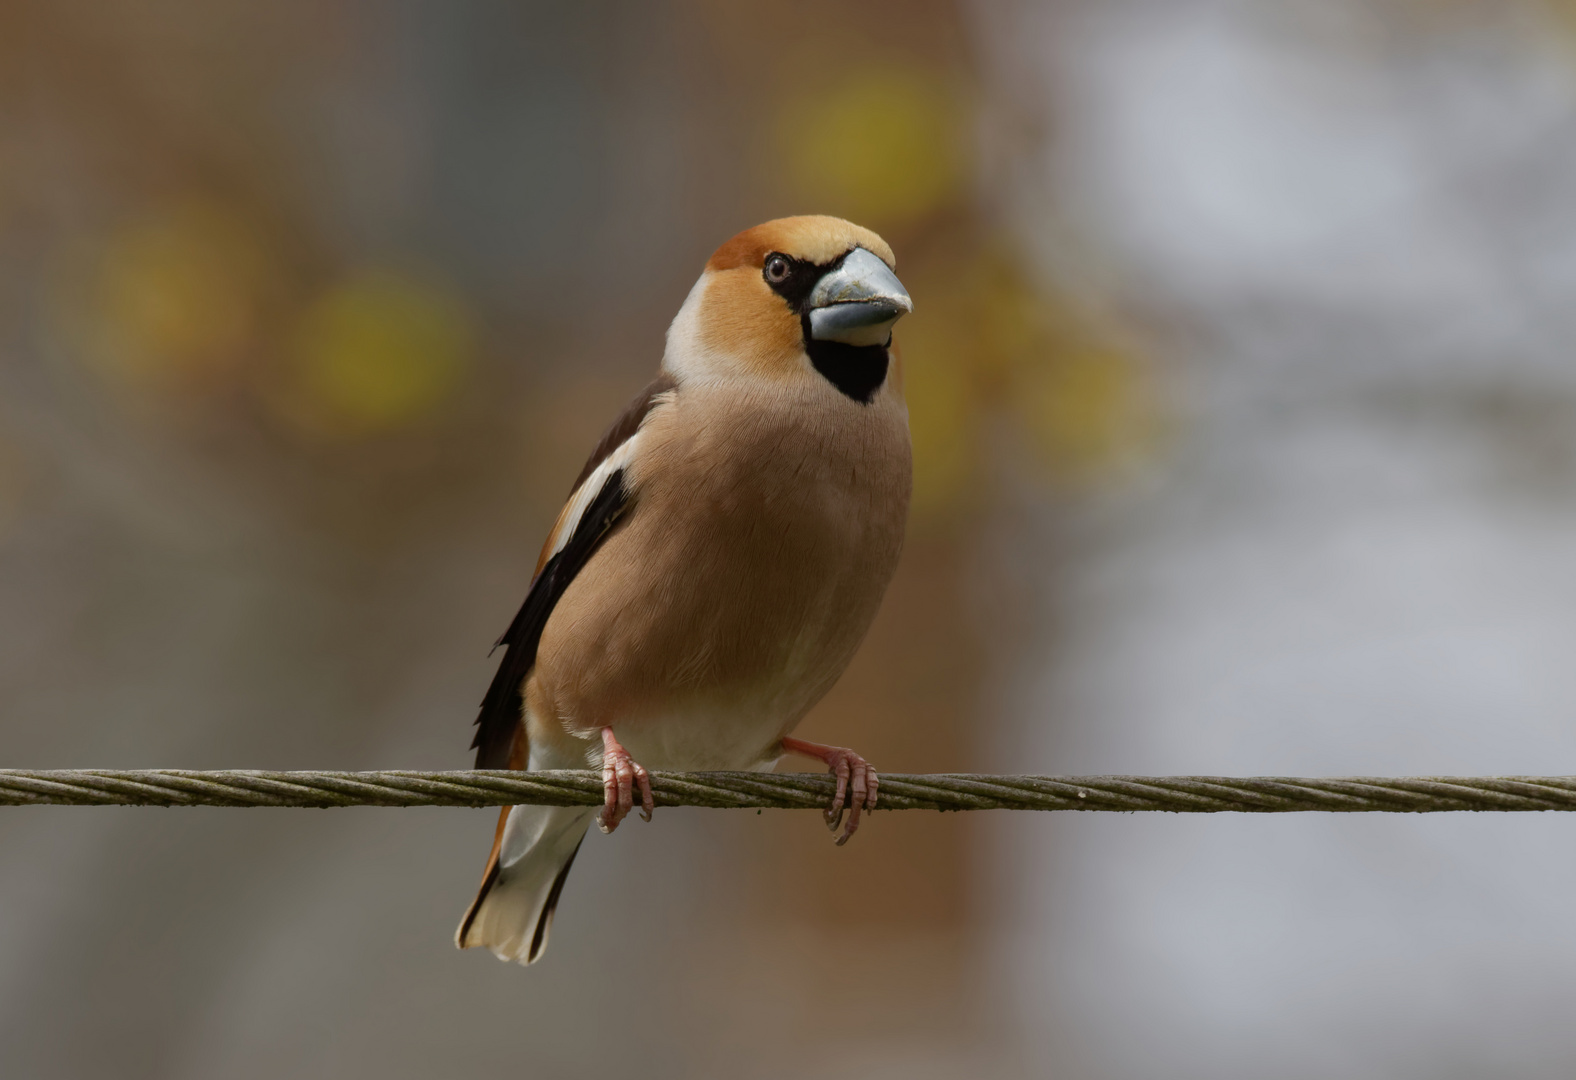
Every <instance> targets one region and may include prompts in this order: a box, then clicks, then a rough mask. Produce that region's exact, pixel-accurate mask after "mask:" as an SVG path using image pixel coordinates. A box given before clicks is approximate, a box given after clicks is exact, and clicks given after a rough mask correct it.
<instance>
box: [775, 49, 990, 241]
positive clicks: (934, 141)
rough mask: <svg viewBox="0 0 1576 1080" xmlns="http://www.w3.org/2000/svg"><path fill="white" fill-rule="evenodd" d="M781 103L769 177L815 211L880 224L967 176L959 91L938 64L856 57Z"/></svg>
mask: <svg viewBox="0 0 1576 1080" xmlns="http://www.w3.org/2000/svg"><path fill="white" fill-rule="evenodd" d="M809 85H810V86H812V87H813V88H814V89H813V90H812V92H810V93H807V94H804V95H801V96H795V97H791V98H789V99H788V100H787V101H785V102H784V103H783V105H782V107H781V110H780V113H779V115H778V119H777V124H776V127H775V131H774V135H775V139H774V145H773V147H772V152H771V153H770V154H769V156H768V160H769V163H770V168H771V170H772V178H773V179H774V180H775V181H776V182H777V183H778V184H782V183H784V182H786V184H787V186H788V189H789V192H790V193H791V194H792V195H793V196H795V197H796V198H798V199H801V200H803V202H804V205H805V206H807V207H815V208H816V209H815V212H817V213H831V214H837V215H839V216H841V217H846V218H849V219H850V220H853V221H858V222H860V223H861V224H865V225H869V226H870V227H872V228H875V229H883V228H887V229H889V228H894V227H898V226H902V225H905V224H907V223H909V222H912V221H915V220H916V219H918V218H920V217H923V216H924V215H926V214H928V213H930V212H932V211H934V210H936V209H937V208H938V207H940V206H941V205H943V204H944V203H946V202H948V201H949V200H951V199H952V198H953V197H954V196H955V195H956V194H957V193H958V191H959V189H960V188H961V186H962V182H963V179H964V155H963V147H962V132H963V130H964V128H963V123H962V120H963V114H962V110H961V109H960V108H959V106H958V102H957V94H956V91H955V90H954V89H953V88H952V87H951V86H949V85H948V84H947V83H946V82H945V81H943V80H942V79H940V78H938V77H937V76H936V75H935V74H933V73H931V72H927V71H924V70H922V69H917V68H907V67H901V66H895V65H894V66H888V67H877V68H873V69H870V68H865V67H862V66H859V65H855V66H854V68H853V69H852V74H851V75H850V76H849V77H847V78H843V79H834V80H831V81H829V82H826V83H822V82H821V81H820V80H816V81H812V82H811V83H809Z"/></svg>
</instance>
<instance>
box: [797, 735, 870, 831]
mask: <svg viewBox="0 0 1576 1080" xmlns="http://www.w3.org/2000/svg"><path fill="white" fill-rule="evenodd" d="M783 750H785V751H787V752H789V753H793V754H803V755H804V756H805V757H813V758H815V759H816V760H817V761H824V762H826V767H827V769H828V770H830V771H831V773H832V775H833V776H835V777H837V791H836V793H835V794H833V796H832V805H831V808H830V809H828V810H827V811H826V826H827V828H829V829H831V830H832V831H833V832H836V831H837V827H838V826H839V825H841V824H842V823H843V800H844V797H845V796H846V797H847V800H848V810H849V814H848V828H846V829H844V830H843V834H842V835H841V836H839V837H838V838H837V844H838V846H839V847H841V846H842V845H844V844H846V843H848V838H849V837H850V836H853V835H854V832H855V831H856V830H857V829H858V828H859V815H860V813H861V812H863V811H865V810H874V809H875V808H876V793H877V791H878V790H879V789H880V787H881V780H880V777H878V776H877V775H876V771H875V769H873V768H871V766H870V762H868V761H866V760H865V759H864V758H862V757H860V756H859V755H858V754H856V753H854V752H853V751H852V750H849V749H848V748H847V747H843V746H826V745H824V744H822V743H813V742H805V741H804V740H803V739H792V738H784V739H783Z"/></svg>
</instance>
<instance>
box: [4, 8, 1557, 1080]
mask: <svg viewBox="0 0 1576 1080" xmlns="http://www.w3.org/2000/svg"><path fill="white" fill-rule="evenodd" d="M873 116H874V117H880V118H881V119H882V122H881V123H879V124H872V123H871V122H870V119H869V118H870V117H873ZM1573 192H1576V12H1573V10H1572V9H1571V8H1570V7H1569V6H1568V5H1564V4H1553V3H1551V4H1537V3H1530V2H1528V3H1511V4H1487V3H1474V2H1454V3H1443V2H1426V0H1385V2H1382V3H1379V4H1356V3H1350V4H1348V3H1345V2H1338V3H1301V2H1298V3H1276V4H1271V3H1259V2H1224V0H1221V2H1203V0H1199V2H1193V0H1188V2H1183V3H1168V4H1161V3H1151V2H1144V0H1087V2H1085V0H1062V2H1058V3H1054V4H1033V3H1027V2H1018V0H987V2H983V3H975V4H969V5H961V6H960V5H955V4H951V3H942V2H937V0H932V2H926V3H922V4H918V5H915V4H895V3H893V4H888V3H873V4H867V5H859V6H858V7H857V8H853V7H850V6H847V5H835V4H831V3H815V4H810V5H805V6H793V7H791V8H790V7H788V6H781V7H757V6H748V7H746V6H735V5H726V4H722V3H717V2H713V0H693V2H687V3H672V4H660V5H659V4H648V5H639V4H588V5H569V6H564V5H558V6H548V5H534V4H503V3H482V2H476V3H458V4H447V5H436V6H435V5H417V4H401V5H379V6H374V5H365V4H355V3H347V2H341V0H330V2H328V3H316V4H306V3H297V2H294V0H291V2H286V3H283V4H259V3H252V2H244V0H220V2H217V3H214V2H209V3H204V4H197V3H193V2H191V0H157V2H155V3H151V4H145V5H138V6H137V7H136V8H135V9H131V8H114V7H105V6H103V5H93V4H87V3H74V2H67V3H54V4H43V3H22V2H15V3H9V4H0V764H5V765H15V766H27V767H72V766H77V767H86V766H106V767H108V766H115V767H139V766H146V767H154V766H168V767H189V768H218V767H252V768H385V767H386V768H461V767H464V766H465V765H467V764H468V762H469V754H468V753H467V751H466V746H467V744H468V742H469V737H470V723H471V720H472V719H473V717H474V715H475V706H476V703H477V702H478V701H479V699H480V696H481V693H482V691H483V690H484V688H485V686H486V683H487V680H488V679H489V678H490V676H491V664H490V662H489V660H488V658H487V648H488V646H489V645H490V643H491V642H492V640H493V639H494V638H495V637H496V636H497V634H498V633H499V632H500V631H501V630H502V629H503V627H504V626H505V625H507V622H508V620H509V618H510V617H511V616H512V615H513V613H514V611H515V609H516V607H517V605H518V603H519V601H520V598H521V597H522V596H523V593H524V590H525V588H526V585H527V583H528V579H529V574H530V570H531V567H532V566H533V565H534V561H535V556H536V550H537V547H538V545H539V543H540V539H541V537H542V535H543V533H544V531H545V530H546V528H547V527H548V525H549V523H550V522H551V520H552V518H553V517H554V515H555V514H556V512H557V509H558V505H559V502H560V500H561V499H562V497H563V495H564V494H565V489H566V488H567V486H568V483H569V481H570V480H571V479H572V478H573V476H574V475H575V473H576V472H577V470H578V468H579V465H580V462H581V460H582V458H583V455H584V454H585V452H586V451H587V450H588V449H589V447H590V446H591V445H592V444H593V443H594V442H595V440H596V438H597V435H598V434H599V433H600V430H601V428H602V426H603V425H604V424H605V423H606V421H607V420H608V418H610V417H611V416H612V415H614V414H615V412H616V410H617V409H618V408H619V407H620V406H621V405H622V404H623V402H624V401H625V400H627V398H628V397H630V396H631V395H632V394H633V393H634V392H635V391H636V390H637V389H638V388H639V387H640V386H641V385H643V383H644V382H645V380H646V378H647V377H648V376H649V374H650V372H651V371H652V370H653V369H654V368H655V366H656V363H657V360H658V357H659V356H660V351H661V342H662V333H663V331H664V329H665V327H666V324H667V321H668V320H669V319H670V318H671V316H672V314H673V312H674V311H675V310H676V309H677V307H678V305H679V303H680V302H681V301H682V299H683V296H684V294H685V292H686V291H687V290H688V288H689V286H690V284H691V283H692V281H693V280H694V277H695V276H696V274H697V273H698V272H699V270H700V267H701V265H702V264H703V262H704V260H705V258H706V256H707V254H708V253H709V252H710V251H711V249H712V248H713V247H715V246H716V245H717V244H718V243H720V242H721V241H722V240H724V239H726V238H727V237H728V236H729V235H731V234H732V233H733V232H735V231H737V230H738V229H740V228H743V227H746V226H748V225H750V224H754V223H755V222H757V221H760V220H764V219H766V218H769V217H773V216H778V215H781V214H785V213H798V212H830V213H837V214H842V215H844V216H847V217H850V218H853V219H855V220H858V221H860V222H861V223H863V224H867V225H869V226H871V227H873V228H876V229H877V230H879V231H881V232H882V233H883V235H885V236H886V238H887V239H888V240H889V241H891V243H892V244H893V246H894V248H895V249H896V250H897V252H898V257H899V264H900V265H899V270H900V272H901V274H902V276H903V279H904V282H905V284H906V285H907V286H908V287H909V289H910V292H911V293H912V294H913V296H914V298H915V303H916V313H915V315H914V316H913V317H912V318H911V319H908V320H905V323H904V326H903V329H902V332H901V333H900V335H899V337H900V343H901V345H902V347H903V350H904V363H905V369H906V370H905V378H906V392H907V394H908V397H909V400H910V404H911V411H912V422H913V430H914V440H915V460H916V500H915V513H914V519H913V522H912V526H911V535H910V544H909V548H908V550H907V552H906V554H905V557H904V564H903V566H902V568H901V569H900V572H899V575H898V579H897V581H896V582H895V583H894V585H893V589H892V592H891V594H890V596H889V598H888V602H887V605H886V608H885V609H884V611H883V614H882V616H881V618H880V620H879V621H878V623H877V625H876V627H875V628H874V630H873V631H872V634H871V637H870V639H869V641H868V642H867V644H866V647H865V648H864V650H863V651H862V652H861V654H860V656H859V658H858V659H857V660H856V662H855V664H854V667H853V668H852V669H851V670H850V672H849V673H848V675H847V677H845V679H844V680H843V682H842V683H841V684H840V685H839V686H838V688H837V689H836V690H835V691H834V693H833V694H832V696H831V697H830V698H829V699H828V700H827V701H826V702H825V703H824V704H823V705H822V706H821V707H820V708H819V709H818V710H817V711H816V712H815V713H814V714H813V715H812V716H811V717H810V718H809V720H807V722H806V725H805V727H804V729H803V731H804V733H806V734H807V735H809V736H810V737H812V738H816V737H819V738H825V739H828V740H834V741H838V742H844V743H848V744H851V745H854V746H856V747H857V748H859V749H860V750H861V751H862V752H864V753H866V754H867V755H868V756H870V757H871V758H872V759H873V760H874V761H875V762H876V764H877V765H878V766H880V767H883V768H886V769H889V770H893V771H958V770H982V771H1022V772H1063V773H1074V772H1134V773H1139V772H1221V773H1261V772H1274V773H1290V774H1315V775H1317V774H1339V773H1349V772H1379V773H1418V772H1459V773H1486V772H1549V773H1569V772H1576V723H1573V722H1572V718H1573V716H1576V663H1572V661H1571V659H1570V658H1571V656H1572V655H1573V654H1576V619H1573V617H1572V616H1571V614H1570V612H1571V611H1572V610H1573V608H1576V562H1573V557H1572V551H1573V550H1576V363H1573V361H1572V356H1571V354H1572V351H1573V345H1576V305H1573V304H1572V303H1571V299H1570V298H1571V296H1572V294H1573V293H1576V197H1573V195H1572V193H1573ZM492 816H493V815H491V814H490V813H486V812H472V811H461V810H380V809H362V810H349V811H246V812H243V811H235V810H218V809H212V810H175V809H171V810H157V809H103V808H69V809H68V808H33V809H11V810H5V811H3V812H0V1055H3V1060H4V1062H5V1064H4V1073H5V1075H6V1076H8V1077H9V1076H17V1077H29V1078H31V1077H39V1078H56V1077H60V1078H67V1077H86V1076H105V1075H108V1076H116V1077H122V1076H124V1077H133V1078H140V1077H148V1078H153V1077H193V1078H196V1077H202V1078H210V1077H225V1078H228V1077H235V1078H245V1077H276V1076H284V1075H289V1076H302V1077H319V1076H321V1077H330V1076H333V1077H339V1076H347V1075H350V1076H361V1075H378V1076H384V1077H390V1078H392V1077H403V1076H412V1077H416V1076H422V1077H426V1076H466V1075H475V1074H479V1073H482V1072H483V1071H487V1072H490V1073H494V1072H507V1073H510V1074H515V1075H524V1076H543V1077H582V1076H586V1077H589V1076H603V1075H608V1074H610V1073H614V1072H627V1071H638V1072H639V1073H641V1074H643V1075H646V1076H650V1077H654V1078H660V1077H709V1076H721V1075H727V1076H732V1077H762V1078H771V1077H788V1076H800V1075H806V1074H809V1075H816V1076H828V1077H841V1076H850V1077H852V1076H859V1077H863V1078H870V1077H886V1076H892V1077H897V1076H902V1077H905V1078H926V1077H935V1078H951V1077H968V1078H975V1077H978V1078H992V1077H1002V1078H1008V1077H1012V1078H1017V1077H1067V1078H1074V1080H1084V1078H1088V1080H1106V1078H1110V1080H1128V1078H1134V1080H1137V1078H1149V1077H1154V1076H1161V1075H1164V1076H1174V1077H1194V1076H1197V1077H1206V1076H1207V1077H1218V1078H1229V1077H1261V1076H1267V1075H1273V1076H1284V1077H1291V1078H1295V1077H1303V1076H1309V1077H1311V1076H1321V1077H1323V1076H1342V1077H1347V1076H1350V1077H1368V1076H1374V1077H1379V1076H1384V1077H1414V1076H1415V1077H1425V1076H1426V1077H1463V1078H1466V1077H1478V1076H1483V1075H1494V1076H1516V1077H1539V1078H1541V1077H1559V1076H1567V1075H1570V1074H1571V1072H1572V1070H1573V1068H1576V1039H1573V1038H1572V1036H1571V1035H1570V1034H1569V1031H1570V1025H1569V1023H1568V1022H1567V1020H1566V1019H1565V1015H1564V1014H1565V1013H1566V1012H1567V1011H1568V1005H1569V1002H1570V1001H1571V1000H1572V995H1573V991H1576V976H1573V975H1572V974H1571V972H1572V971H1576V963H1572V961H1573V960H1576V933H1573V932H1572V930H1571V929H1570V927H1571V925H1572V923H1571V917H1570V914H1569V912H1568V910H1567V909H1568V907H1569V904H1568V902H1567V901H1568V897H1569V896H1570V895H1571V893H1572V889H1573V886H1576V873H1573V871H1572V870H1571V869H1569V868H1570V867H1571V866H1572V865H1573V862H1576V860H1573V859H1572V858H1571V856H1573V855H1576V834H1573V833H1572V829H1573V827H1576V826H1573V824H1572V823H1569V822H1566V821H1564V820H1563V817H1555V816H1541V817H1534V816H1522V815H1515V816H1506V817H1504V818H1502V819H1497V820H1495V819H1489V818H1487V817H1484V818H1472V817H1465V816H1460V817H1458V816H1438V817H1428V818H1416V819H1397V820H1384V819H1380V818H1378V817H1373V816H1366V815H1365V816H1360V817H1353V818H1351V819H1339V818H1334V817H1331V818H1320V817H1315V816H1296V817H1284V818H1273V819H1269V818H1267V819H1265V820H1248V819H1246V818H1244V819H1233V818H1230V817H1227V816H1221V817H1212V818H1204V817H1198V818H1192V817H1184V816H1179V817H1175V818H1159V817H1150V816H1147V815H1136V816H1111V815H1086V816H1072V815H1066V816H1063V815H1027V814H1017V815H1008V814H1001V815H991V816H985V815H949V816H939V815H938V816H927V815H920V814H903V815H891V816H885V815H877V816H876V818H875V819H874V820H873V821H872V822H871V823H870V825H869V826H868V827H867V828H866V829H864V830H862V831H861V833H860V835H859V837H858V838H857V840H856V841H855V842H854V843H853V844H852V845H850V846H849V847H847V848H845V849H835V848H833V847H832V845H831V842H830V838H829V837H828V835H827V834H826V833H825V832H824V830H823V829H822V828H821V826H820V824H819V822H818V821H817V820H816V819H815V818H814V817H813V816H811V815H804V814H789V813H778V814H772V813H766V814H763V815H760V816H756V815H746V814H740V815H733V814H724V813H718V812H704V811H697V810H681V811H663V812H662V813H661V814H659V815H658V816H657V818H656V820H655V822H654V823H652V824H650V825H644V824H642V823H639V822H631V823H630V824H628V825H626V826H625V827H624V828H622V829H620V830H619V832H618V833H617V834H615V835H614V836H613V837H610V838H604V837H601V836H593V837H592V838H591V840H590V841H589V842H588V843H587V845H586V848H585V849H584V851H583V852H582V854H581V856H580V859H579V861H578V862H577V864H576V868H575V872H574V875H573V876H572V878H571V879H570V882H569V886H568V889H567V891H566V893H565V899H564V903H563V907H562V908H561V910H560V915H559V918H558V920H557V923H556V925H555V927H554V938H553V944H552V948H551V949H550V951H549V953H548V955H547V957H546V958H545V960H543V961H542V962H541V963H540V964H538V965H537V966H535V967H533V968H531V969H529V970H524V969H521V968H518V967H514V966H510V965H504V964H500V963H498V962H497V961H495V960H493V959H492V958H491V957H490V956H487V955H485V954H477V953H475V952H468V953H459V952H456V951H455V950H454V948H453V946H452V944H451V935H452V932H453V927H454V923H455V921H456V920H457V919H458V917H459V915H460V913H461V911H462V910H463V907H464V905H465V903H466V902H467V901H468V900H469V898H470V895H471V893H472V890H473V889H474V887H475V884H476V881H477V878H478V877H479V874H480V871H481V865H482V861H483V859H484V857H485V855H486V850H487V844H488V841H489V839H490V836H491V828H492Z"/></svg>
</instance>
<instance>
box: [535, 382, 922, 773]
mask: <svg viewBox="0 0 1576 1080" xmlns="http://www.w3.org/2000/svg"><path fill="white" fill-rule="evenodd" d="M748 385H749V384H741V383H731V384H719V383H706V382H699V383H693V384H686V385H685V386H683V387H682V388H681V389H680V390H679V392H678V393H677V394H676V395H675V397H674V400H673V402H672V403H671V404H670V405H668V406H665V407H663V408H661V409H659V410H658V411H656V412H655V413H653V414H652V416H651V418H650V420H649V421H648V423H647V426H646V428H645V429H644V432H643V434H642V441H643V443H644V445H643V446H642V452H641V454H640V458H639V461H638V462H637V463H636V464H635V465H633V466H632V467H631V469H630V475H629V480H630V483H631V487H632V490H633V492H634V496H635V500H636V501H635V505H634V508H633V511H632V512H631V514H630V515H629V517H628V519H627V520H626V521H625V522H624V523H623V524H621V525H620V526H619V527H618V528H617V529H616V530H615V531H614V532H613V533H612V534H611V535H610V536H609V537H608V539H607V541H606V542H605V543H604V544H603V546H602V548H601V549H600V550H599V551H598V552H597V554H596V555H595V556H594V557H593V558H592V560H591V561H590V563H588V564H587V566H586V568H585V569H584V570H582V571H581V573H580V574H579V575H578V576H577V577H576V578H575V580H574V582H572V583H571V585H570V586H569V588H568V590H567V591H566V592H565V593H564V596H563V598H562V599H561V600H560V601H559V603H558V606H557V608H556V609H555V610H554V612H553V615H552V617H551V618H550V619H549V620H548V622H547V626H546V629H545V630H544V632H543V635H542V642H541V647H540V649H539V650H538V653H537V665H536V671H535V673H534V675H533V676H532V678H531V680H530V681H529V683H528V686H527V704H528V709H529V713H530V717H529V719H528V724H529V729H530V735H531V739H532V743H533V745H536V744H538V742H539V741H540V740H549V741H551V742H554V743H560V744H562V743H564V742H565V740H566V739H573V740H576V741H578V739H579V738H583V737H585V736H587V735H589V734H591V733H593V732H594V731H595V730H596V729H597V728H600V727H602V726H604V725H608V724H612V725H613V726H614V731H615V733H616V734H617V735H618V736H619V738H620V739H621V740H622V741H623V742H624V744H625V746H626V747H628V748H629V749H630V751H631V753H633V754H634V755H635V756H636V758H637V759H638V760H642V761H643V762H644V763H645V764H646V765H648V766H650V767H653V768H681V769H694V768H749V767H754V766H757V765H759V764H760V763H761V762H763V761H765V760H769V759H770V757H772V756H774V755H775V753H776V751H775V749H774V746H775V743H776V741H777V740H778V739H780V738H781V737H782V736H783V735H784V734H786V733H787V732H788V731H789V730H791V729H792V727H793V725H794V724H796V723H797V722H798V721H799V720H800V718H802V717H803V716H804V714H805V712H807V711H808V710H809V708H810V707H811V706H812V705H814V704H815V702H816V701H818V700H819V699H820V698H821V697H822V695H824V694H825V693H826V691H827V690H828V689H830V688H831V686H832V684H833V682H835V681H836V679H837V677H838V676H839V675H841V674H842V671H843V669H844V668H845V667H846V666H847V664H848V662H849V660H850V659H851V658H852V657H853V654H854V651H855V649H856V648H857V647H858V645H859V642H860V641H861V640H862V639H863V637H864V634H865V631H866V630H867V629H868V628H869V625H870V622H871V620H872V619H873V618H874V616H875V613H876V609H877V607H878V606H879V605H880V602H881V597H882V595H883V593H884V592H885V591H886V587H887V584H888V582H889V581H890V580H891V577H892V572H893V570H894V568H895V567H896V564H897V559H898V555H899V552H900V550H901V548H902V543H903V530H904V524H905V521H906V518H907V514H908V499H909V488H910V455H909V440H908V425H907V413H906V410H905V409H904V406H903V404H902V400H901V398H900V397H899V396H898V393H897V392H896V390H895V389H894V388H892V387H888V388H886V389H885V390H883V391H882V392H881V393H880V394H879V395H878V396H877V398H876V399H875V400H874V401H873V402H872V403H871V404H870V405H860V404H858V403H855V402H853V401H851V400H849V399H848V398H846V397H844V396H843V395H841V394H840V393H838V392H837V391H836V390H835V389H834V388H833V387H832V386H831V385H830V384H829V383H827V382H825V380H822V379H820V378H815V379H813V380H812V379H805V380H803V381H801V382H798V383H796V384H794V385H792V386H785V385H783V384H782V383H777V384H775V385H765V384H759V385H757V386H756V387H755V388H754V389H748V388H745V387H747V386H748ZM646 440H649V442H647V441H646ZM544 749H545V747H544ZM564 749H565V750H569V749H570V747H569V746H567V745H566V746H565V747H564Z"/></svg>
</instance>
